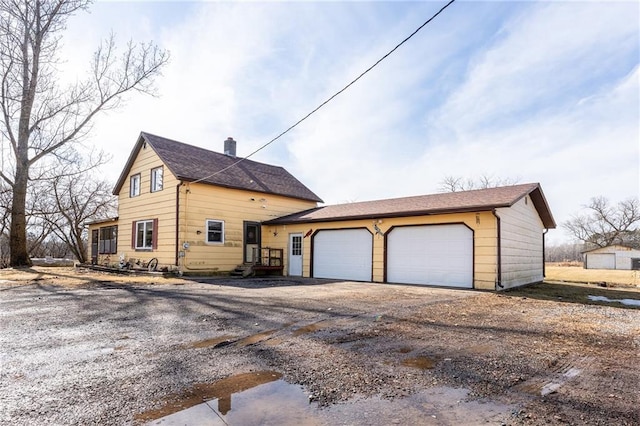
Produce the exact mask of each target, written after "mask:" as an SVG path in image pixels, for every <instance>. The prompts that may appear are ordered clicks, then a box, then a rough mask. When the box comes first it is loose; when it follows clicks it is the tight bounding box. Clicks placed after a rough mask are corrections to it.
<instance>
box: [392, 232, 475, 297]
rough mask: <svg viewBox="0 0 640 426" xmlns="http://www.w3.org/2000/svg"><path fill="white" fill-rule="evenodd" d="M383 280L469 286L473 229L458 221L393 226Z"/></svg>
mask: <svg viewBox="0 0 640 426" xmlns="http://www.w3.org/2000/svg"><path fill="white" fill-rule="evenodd" d="M387 281H389V282H397V283H408V284H430V285H442V286H450V287H465V288H472V287H473V231H471V229H469V228H468V227H466V226H465V225H461V224H452V225H428V226H427V225H426V226H406V227H399V228H394V229H393V230H391V232H390V233H389V235H388V237H387Z"/></svg>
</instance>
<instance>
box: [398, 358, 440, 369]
mask: <svg viewBox="0 0 640 426" xmlns="http://www.w3.org/2000/svg"><path fill="white" fill-rule="evenodd" d="M401 364H402V365H404V366H405V367H413V368H419V369H421V370H431V369H432V368H433V367H435V366H436V362H435V360H433V359H431V358H429V357H426V356H417V357H415V358H407V359H404V360H402V362H401Z"/></svg>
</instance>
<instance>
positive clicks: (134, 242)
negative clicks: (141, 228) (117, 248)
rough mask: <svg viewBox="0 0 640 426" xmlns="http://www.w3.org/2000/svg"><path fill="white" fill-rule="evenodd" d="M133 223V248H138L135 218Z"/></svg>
mask: <svg viewBox="0 0 640 426" xmlns="http://www.w3.org/2000/svg"><path fill="white" fill-rule="evenodd" d="M132 223H133V224H132V225H131V248H132V249H135V248H136V221H135V220H134V221H133V222H132Z"/></svg>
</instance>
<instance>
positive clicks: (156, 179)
mask: <svg viewBox="0 0 640 426" xmlns="http://www.w3.org/2000/svg"><path fill="white" fill-rule="evenodd" d="M162 172H163V169H162V167H156V168H155V169H151V192H157V191H162Z"/></svg>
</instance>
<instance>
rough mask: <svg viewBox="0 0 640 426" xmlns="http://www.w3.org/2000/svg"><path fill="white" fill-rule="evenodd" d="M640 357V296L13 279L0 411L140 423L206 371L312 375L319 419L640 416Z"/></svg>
mask: <svg viewBox="0 0 640 426" xmlns="http://www.w3.org/2000/svg"><path fill="white" fill-rule="evenodd" d="M0 278H1V277H0ZM639 366H640V310H632V309H623V308H614V307H607V306H591V305H581V304H572V303H562V302H551V301H543V300H535V299H531V298H523V297H515V296H509V294H508V293H507V294H494V293H483V292H474V291H462V290H448V289H438V288H426V287H419V286H399V285H381V284H366V283H352V282H331V281H326V280H312V279H298V280H295V279H288V280H287V279H247V280H231V279H209V280H200V281H185V282H184V283H177V284H161V285H159V284H156V285H150V284H143V285H141V284H138V285H136V284H126V285H122V284H117V283H115V282H111V280H110V279H102V280H101V281H97V282H92V283H88V284H86V285H83V286H81V287H74V288H69V287H65V286H61V285H59V283H58V282H57V281H56V280H55V279H47V280H38V281H33V282H22V283H21V284H20V285H12V283H11V282H5V283H3V284H2V285H0V381H1V385H0V424H12V425H32V424H61V425H62V424H64V425H66V424H83V425H86V424H100V425H105V424H114V425H116V424H117V425H120V424H141V423H144V422H146V421H150V420H152V419H154V418H158V417H160V415H166V414H170V413H171V412H173V411H176V410H177V408H176V407H182V408H186V407H187V406H189V405H193V404H187V403H186V399H187V398H186V396H188V395H191V396H193V395H194V391H193V390H194V389H202V386H203V385H202V384H215V383H220V382H221V381H223V380H224V379H228V378H230V377H235V376H236V375H239V374H240V375H241V374H246V373H254V374H255V376H256V377H257V376H259V375H260V374H262V373H261V372H273V374H274V376H275V375H276V374H277V375H278V377H280V376H281V377H282V380H284V381H286V382H288V383H291V384H297V385H301V386H302V388H301V389H302V390H303V391H304V393H305V395H306V396H307V398H308V399H309V400H310V401H312V406H313V408H314V410H316V412H317V413H318V414H317V416H316V417H314V422H309V424H312V423H313V424H334V423H343V424H371V423H380V424H388V423H402V424H405V423H407V422H412V423H414V424H459V423H460V422H463V423H466V424H487V422H489V424H549V423H553V424H557V423H563V422H567V423H571V424H601V425H610V424H617V425H625V424H627V425H632V424H636V425H637V424H640V410H639V407H640V397H639V395H640V372H639V371H640V369H639ZM198 386H200V388H199V387H198ZM372 413H373V414H372ZM371 415H373V416H374V417H371ZM367 416H368V417H367Z"/></svg>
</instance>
